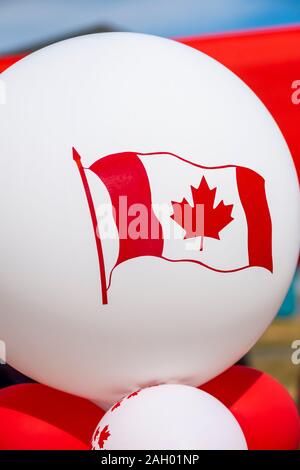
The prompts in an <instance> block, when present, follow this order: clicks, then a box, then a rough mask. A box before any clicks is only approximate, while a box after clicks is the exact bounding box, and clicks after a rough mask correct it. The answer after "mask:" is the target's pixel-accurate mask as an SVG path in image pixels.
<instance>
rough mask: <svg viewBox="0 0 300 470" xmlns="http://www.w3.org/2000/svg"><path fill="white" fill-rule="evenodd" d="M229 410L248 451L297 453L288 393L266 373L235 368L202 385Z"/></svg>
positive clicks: (297, 431) (298, 435) (298, 426)
mask: <svg viewBox="0 0 300 470" xmlns="http://www.w3.org/2000/svg"><path fill="white" fill-rule="evenodd" d="M201 390H204V391H206V392H208V393H210V394H211V395H213V396H214V397H215V398H217V399H218V400H220V401H221V402H222V403H223V404H224V405H225V406H227V407H228V408H229V410H230V411H231V413H232V414H233V415H234V416H235V417H236V419H237V421H238V422H239V424H240V426H241V428H242V430H243V432H244V435H245V438H246V441H247V444H248V448H249V449H250V450H297V449H298V448H299V444H300V417H299V414H298V411H297V408H296V405H295V403H294V401H293V400H292V398H291V396H290V395H289V393H288V392H287V390H286V389H285V388H284V387H283V386H282V385H281V384H280V383H279V382H277V380H275V379H273V377H271V376H270V375H268V374H265V373H264V372H261V371H259V370H256V369H253V368H251V367H245V366H234V367H231V368H230V369H228V370H227V371H225V372H223V374H221V375H219V376H218V377H216V378H215V379H213V380H211V381H210V382H208V383H206V384H204V385H202V386H201Z"/></svg>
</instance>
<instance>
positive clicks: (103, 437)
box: [99, 424, 110, 449]
mask: <svg viewBox="0 0 300 470" xmlns="http://www.w3.org/2000/svg"><path fill="white" fill-rule="evenodd" d="M109 436H110V432H109V427H108V424H107V425H106V426H104V428H103V429H102V431H101V432H100V436H99V447H100V449H103V447H104V444H105V442H106V441H107V439H108V438H109Z"/></svg>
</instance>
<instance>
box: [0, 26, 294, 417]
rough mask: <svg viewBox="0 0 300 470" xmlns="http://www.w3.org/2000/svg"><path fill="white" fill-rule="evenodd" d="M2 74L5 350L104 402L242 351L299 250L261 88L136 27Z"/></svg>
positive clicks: (57, 48)
mask: <svg viewBox="0 0 300 470" xmlns="http://www.w3.org/2000/svg"><path fill="white" fill-rule="evenodd" d="M1 79H2V81H3V83H4V85H5V90H6V99H5V102H4V103H3V104H1V105H0V132H1V138H0V162H1V168H2V170H1V172H0V196H1V197H0V213H1V234H0V240H1V244H0V263H1V266H2V269H1V274H0V312H1V317H0V319H1V320H0V327H1V339H2V340H3V341H5V343H6V349H7V362H8V363H10V364H11V365H12V366H13V367H15V368H16V369H18V370H20V371H21V372H23V373H25V374H26V375H28V376H30V377H32V378H34V379H35V380H37V381H38V382H42V383H45V384H47V385H50V386H52V387H55V388H58V389H61V390H63V391H66V392H70V393H74V394H77V395H80V396H82V397H86V398H88V399H91V400H93V401H95V402H97V403H99V404H101V406H103V407H105V409H107V408H108V407H109V406H110V405H111V404H112V403H114V402H116V401H118V400H119V399H120V398H121V397H122V396H125V395H126V394H128V393H130V391H133V390H135V389H138V388H142V387H145V386H147V385H154V384H157V383H185V384H187V385H194V386H198V385H199V384H201V383H204V382H206V381H207V380H209V379H211V378H212V377H214V376H216V375H217V374H219V373H220V372H222V371H223V370H225V369H226V368H228V367H229V366H230V365H232V364H233V363H234V362H235V361H237V360H238V359H239V358H240V357H241V356H242V355H243V354H245V353H246V351H247V350H249V348H250V347H251V346H252V345H253V344H254V343H255V342H256V340H257V339H258V338H259V336H260V335H261V334H262V332H263V331H264V330H265V328H266V327H267V326H268V324H269V323H270V321H271V320H272V318H273V317H274V315H275V314H276V312H277V311H278V309H279V307H280V305H281V302H282V300H283V298H284V296H285V294H286V292H287V289H288V286H289V284H290V281H291V279H292V275H293V271H294V268H295V265H296V260H297V256H298V249H299V234H300V224H299V213H300V211H299V189H298V183H297V177H296V173H295V169H294V166H293V163H292V159H291V156H290V153H289V150H288V147H287V145H286V143H285V141H284V139H283V137H282V135H281V133H280V131H279V130H278V127H277V125H276V124H275V122H274V120H273V119H272V117H271V115H270V114H269V113H268V111H267V110H266V108H265V107H264V106H263V105H262V103H261V102H260V101H259V100H258V98H257V97H256V96H255V94H254V93H253V92H252V91H251V90H250V89H249V88H248V87H247V86H246V85H245V84H244V83H243V82H242V81H241V80H240V79H238V78H237V77H236V76H235V75H234V74H233V73H231V72H230V71H229V70H227V69H226V68H225V67H224V66H222V65H220V64H219V63H218V62H216V61H215V60H213V59H211V58H209V57H208V56H206V55H204V54H202V53H200V52H199V51H196V50H194V49H192V48H189V47H187V46H185V45H182V44H179V43H177V42H175V41H171V40H167V39H162V38H158V37H154V36H147V35H140V34H132V33H108V34H96V35H90V36H85V37H80V38H75V39H71V40H67V41H64V42H61V43H57V44H55V45H52V46H50V47H47V48H45V49H42V50H40V51H38V52H35V53H34V54H32V55H30V56H28V57H26V58H24V59H23V60H21V61H19V62H18V63H17V64H15V65H13V66H12V67H10V68H9V69H7V70H6V71H5V72H4V73H3V74H2V75H1ZM108 155H109V156H108ZM183 206H184V208H186V209H187V220H186V218H185V216H184V219H181V217H180V214H181V213H180V210H182V209H183ZM198 208H199V211H198ZM188 219H190V220H188ZM195 221H196V225H195V224H194V222H195ZM186 222H191V224H190V225H188V224H187V223H186ZM198 222H199V223H198ZM194 225H195V227H194ZM149 227H151V230H150V229H149ZM194 228H195V230H194ZM152 229H153V230H154V232H153V234H152Z"/></svg>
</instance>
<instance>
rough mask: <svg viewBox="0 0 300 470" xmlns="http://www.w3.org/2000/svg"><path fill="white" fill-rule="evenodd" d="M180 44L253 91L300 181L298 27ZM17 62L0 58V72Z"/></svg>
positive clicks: (299, 29)
mask: <svg viewBox="0 0 300 470" xmlns="http://www.w3.org/2000/svg"><path fill="white" fill-rule="evenodd" d="M180 41H181V42H183V43H185V44H188V45H189V46H192V47H194V48H196V49H199V50H201V51H203V52H205V53H207V54H209V55H210V56H212V57H214V58H215V59H217V60H218V61H220V62H222V63H223V64H224V65H226V66H227V67H228V68H229V69H230V70H232V71H233V72H235V73H236V74H237V75H238V76H239V77H241V78H242V79H243V80H244V81H245V82H246V83H247V84H248V85H249V86H250V87H251V88H252V89H253V90H254V92H255V93H256V94H257V95H258V96H259V97H260V99H261V100H262V101H263V102H264V104H265V105H266V106H267V108H268V109H269V111H270V112H271V113H272V115H273V116H274V118H275V119H276V121H277V123H278V125H279V127H280V128H281V131H282V133H283V135H284V136H285V139H286V141H287V143H288V145H289V147H290V150H291V153H292V155H293V158H294V161H295V164H296V167H297V171H298V176H299V178H300V139H299V125H300V103H299V104H298V105H297V104H293V102H292V93H293V92H294V91H295V90H293V89H292V83H293V82H294V81H296V80H299V81H300V68H299V64H300V26H299V27H292V28H291V27H289V28H280V29H271V30H265V31H253V32H246V33H234V34H225V35H218V36H208V37H203V36H202V37H193V38H182V39H180ZM20 58H21V56H16V57H6V58H3V59H1V58H0V72H1V71H3V70H5V69H6V68H7V67H9V66H10V65H11V64H13V63H14V62H15V61H17V60H19V59H20ZM298 97H299V99H300V92H299V93H298Z"/></svg>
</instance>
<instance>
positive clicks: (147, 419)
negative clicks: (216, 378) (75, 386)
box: [92, 384, 247, 450]
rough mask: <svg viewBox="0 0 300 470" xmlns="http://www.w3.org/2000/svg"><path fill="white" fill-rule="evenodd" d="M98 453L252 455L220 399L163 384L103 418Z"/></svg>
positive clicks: (130, 398)
mask: <svg viewBox="0 0 300 470" xmlns="http://www.w3.org/2000/svg"><path fill="white" fill-rule="evenodd" d="M92 449H93V450H102V449H104V450H150V449H156V450H164V449H166V450H184V449H187V450H188V449H191V450H192V449H194V450H230V449H231V450H247V444H246V440H245V436H244V434H243V431H242V430H241V428H240V425H239V424H238V422H237V420H236V419H235V417H234V416H233V415H232V414H231V412H230V411H229V410H228V409H227V408H226V407H225V406H224V405H223V404H222V403H221V402H220V401H218V400H217V399H216V398H214V397H212V396H211V395H209V394H208V393H206V392H203V391H202V390H198V389H197V388H194V387H188V386H186V385H174V384H173V385H158V386H157V387H150V388H145V389H143V390H140V391H138V392H136V393H132V394H131V395H129V396H127V397H125V398H123V400H122V401H121V402H119V403H117V404H115V405H114V406H113V407H112V408H111V409H110V410H109V411H107V413H106V414H105V415H104V416H103V418H102V419H101V421H100V422H99V424H98V426H97V428H96V430H95V432H94V435H93V438H92Z"/></svg>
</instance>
